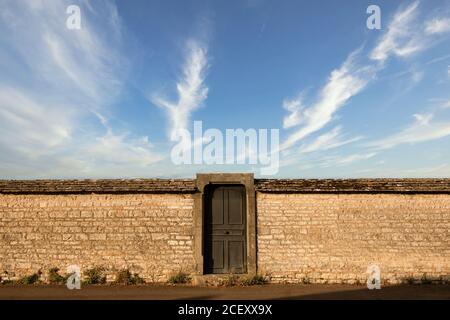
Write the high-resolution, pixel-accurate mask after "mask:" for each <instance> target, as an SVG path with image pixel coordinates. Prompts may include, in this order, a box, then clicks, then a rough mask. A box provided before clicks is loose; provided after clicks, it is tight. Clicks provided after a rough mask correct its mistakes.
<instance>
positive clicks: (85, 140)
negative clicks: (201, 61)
mask: <svg viewBox="0 0 450 320" xmlns="http://www.w3.org/2000/svg"><path fill="white" fill-rule="evenodd" d="M70 4H72V2H70V1H64V0H63V1H52V0H50V1H32V2H30V1H23V0H17V1H16V0H14V1H12V0H6V1H2V3H1V4H0V9H1V10H0V11H1V14H0V57H1V58H0V60H1V62H0V105H1V108H0V133H1V134H0V135H1V138H0V161H1V163H2V170H1V171H0V175H1V176H6V175H8V176H11V175H13V176H16V177H21V176H23V175H26V176H27V177H36V176H39V175H43V176H47V177H50V176H52V174H56V175H58V176H70V175H71V174H74V175H80V174H87V175H89V176H90V175H92V172H95V171H96V170H97V169H99V168H103V166H104V164H105V162H115V163H116V164H117V163H122V164H123V163H125V162H127V164H128V165H131V166H140V165H145V164H147V163H149V162H150V158H153V159H156V158H157V157H156V156H155V155H152V152H151V151H150V148H151V145H150V144H149V143H148V138H147V137H139V138H137V137H133V136H132V135H131V134H125V133H122V132H120V133H118V134H116V135H115V134H114V133H113V130H112V129H111V128H108V129H107V128H104V127H103V126H102V125H101V123H99V122H98V119H97V117H95V116H94V114H96V115H102V114H103V115H104V114H108V111H107V109H106V108H107V107H108V106H109V105H110V104H111V103H112V102H114V101H116V99H117V97H118V96H119V94H120V92H121V89H122V87H123V83H122V81H123V79H124V77H126V73H127V68H128V61H127V60H126V59H125V56H124V55H123V48H122V47H121V46H122V43H121V21H120V17H119V16H118V13H117V8H116V7H115V5H114V4H113V3H111V2H109V1H96V2H95V3H93V2H88V1H81V2H79V4H80V6H81V13H82V28H81V29H80V30H69V29H67V28H66V19H67V14H66V8H67V6H68V5H70ZM24 75H26V77H24ZM103 117H105V119H106V116H103ZM105 121H107V120H105ZM105 131H106V133H105ZM89 170H91V171H89ZM72 172H74V173H72ZM75 172H76V173H75ZM103 174H104V175H105V176H110V175H113V176H114V175H117V174H119V173H118V172H117V170H114V169H112V168H110V171H108V172H105V171H103Z"/></svg>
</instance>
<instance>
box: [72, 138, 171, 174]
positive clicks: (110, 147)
mask: <svg viewBox="0 0 450 320" xmlns="http://www.w3.org/2000/svg"><path fill="white" fill-rule="evenodd" d="M152 149H153V146H152V145H151V144H150V142H149V140H148V137H146V136H144V137H141V138H135V139H133V138H129V136H128V134H126V133H124V134H121V135H115V134H114V133H113V132H112V131H111V130H110V129H109V130H108V132H107V133H106V134H105V135H104V136H100V137H97V138H96V139H95V141H93V142H91V143H89V144H87V145H86V146H85V147H82V148H81V150H80V151H81V152H80V153H81V154H82V157H83V158H90V157H92V158H94V159H95V161H98V162H100V163H112V164H117V165H122V164H134V165H137V166H148V165H150V164H153V163H155V162H158V161H159V160H161V159H162V157H161V156H159V155H156V154H154V152H153V150H152Z"/></svg>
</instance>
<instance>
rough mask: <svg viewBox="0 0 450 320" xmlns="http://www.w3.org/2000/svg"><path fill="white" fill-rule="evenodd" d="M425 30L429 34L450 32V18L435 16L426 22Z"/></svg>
mask: <svg viewBox="0 0 450 320" xmlns="http://www.w3.org/2000/svg"><path fill="white" fill-rule="evenodd" d="M425 32H426V33H428V34H437V33H445V32H450V18H442V19H439V18H435V19H433V20H431V21H428V22H427V23H426V24H425Z"/></svg>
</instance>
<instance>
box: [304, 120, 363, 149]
mask: <svg viewBox="0 0 450 320" xmlns="http://www.w3.org/2000/svg"><path fill="white" fill-rule="evenodd" d="M341 132H342V127H340V126H337V127H335V128H334V129H332V130H331V131H329V132H326V133H324V134H322V135H320V136H319V137H317V138H316V139H315V140H314V141H313V142H311V143H309V144H304V145H302V146H301V147H300V153H310V152H316V151H323V150H330V149H334V148H338V147H341V146H344V145H347V144H350V143H353V142H356V141H358V140H361V139H362V137H361V136H358V137H353V138H349V139H345V138H344V137H343V136H342V134H341Z"/></svg>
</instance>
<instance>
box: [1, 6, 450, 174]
mask: <svg viewBox="0 0 450 320" xmlns="http://www.w3.org/2000/svg"><path fill="white" fill-rule="evenodd" d="M71 4H75V5H78V6H79V7H80V9H81V29H80V30H69V29H67V28H66V20H67V18H68V14H66V8H67V6H69V5H71ZM370 4H376V5H378V6H379V7H380V9H381V26H382V28H381V30H369V29H368V28H367V27H366V19H367V18H368V16H369V15H368V14H367V13H366V9H367V7H368V6H369V5H370ZM449 89H450V1H449V0H431V1H361V0H354V1H351V0H348V1H331V0H329V1H298V0H297V1H269V0H247V1H144V0H142V1H140V0H133V1H119V0H117V1H106V0H96V1H88V0H85V1H80V0H72V1H64V0H54V1H52V0H33V1H17V0H0V178H8V179H9V178H12V179H22V178H26V179H28V178H127V177H192V176H194V174H195V173H196V172H213V171H242V172H246V171H251V172H253V171H255V172H256V170H255V167H254V166H251V165H215V166H208V165H174V164H173V163H172V162H171V159H170V150H171V148H172V147H173V146H174V143H175V142H174V139H173V136H172V133H173V132H174V130H176V129H180V128H185V129H188V130H192V124H193V121H194V120H200V121H203V126H204V128H205V129H206V128H217V129H220V130H223V131H224V130H226V129H229V128H231V129H232V128H244V129H248V128H255V129H264V128H267V129H272V128H273V129H279V130H280V145H281V152H280V169H279V172H278V174H277V175H276V176H275V177H289V178H349V177H351V178H358V177H449V176H450V160H449V159H450V90H449ZM256 173H257V172H256Z"/></svg>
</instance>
